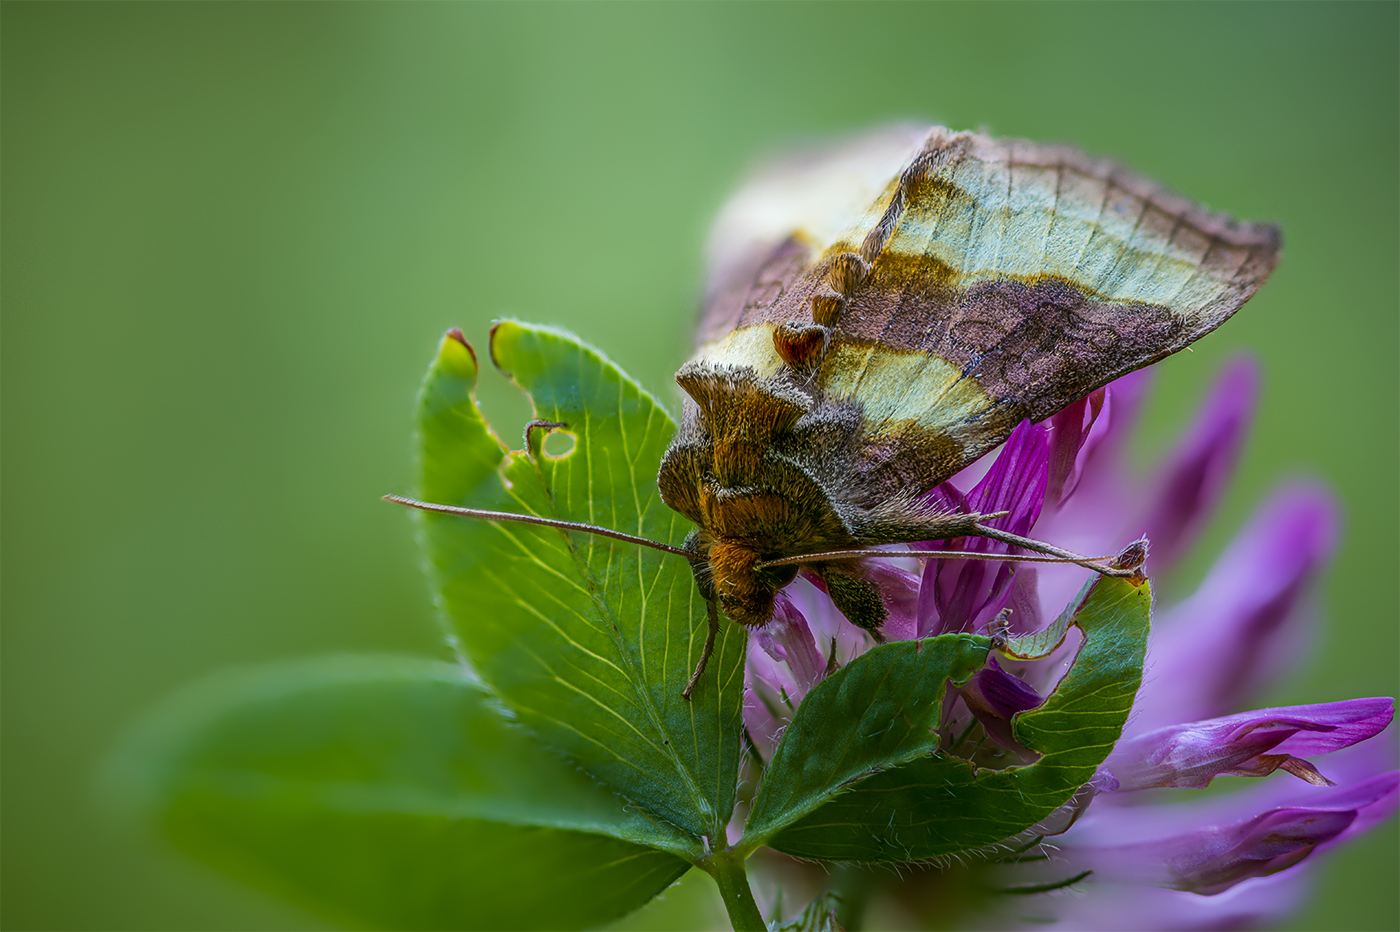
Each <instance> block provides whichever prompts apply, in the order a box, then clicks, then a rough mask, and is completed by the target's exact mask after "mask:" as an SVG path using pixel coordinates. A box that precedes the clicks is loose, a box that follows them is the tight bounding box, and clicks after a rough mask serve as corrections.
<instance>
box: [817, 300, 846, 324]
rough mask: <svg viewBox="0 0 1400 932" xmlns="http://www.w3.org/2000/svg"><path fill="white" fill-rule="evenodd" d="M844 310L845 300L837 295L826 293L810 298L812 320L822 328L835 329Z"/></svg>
mask: <svg viewBox="0 0 1400 932" xmlns="http://www.w3.org/2000/svg"><path fill="white" fill-rule="evenodd" d="M845 309H846V299H845V298H843V297H841V296H840V295H839V294H832V293H830V292H827V293H826V294H819V295H816V296H814V297H813V298H812V320H814V321H816V322H817V323H818V324H819V325H821V326H823V327H835V326H836V321H837V320H838V319H840V317H841V312H842V311H844V310H845Z"/></svg>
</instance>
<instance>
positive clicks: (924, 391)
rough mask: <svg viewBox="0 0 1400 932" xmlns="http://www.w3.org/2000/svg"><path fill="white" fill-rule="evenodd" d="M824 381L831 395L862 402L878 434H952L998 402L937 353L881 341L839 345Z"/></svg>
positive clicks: (867, 426)
mask: <svg viewBox="0 0 1400 932" xmlns="http://www.w3.org/2000/svg"><path fill="white" fill-rule="evenodd" d="M819 384H820V385H821V389H822V391H823V393H825V394H826V395H827V396H829V397H831V398H835V399H853V400H857V401H859V402H860V403H861V406H862V408H863V412H864V418H865V429H866V431H867V432H868V434H869V435H870V436H872V437H880V436H885V435H890V434H895V435H898V434H903V433H904V432H905V431H906V430H908V429H909V428H910V427H911V426H918V427H920V428H923V429H925V430H928V431H932V432H934V433H939V434H945V435H948V436H952V435H954V434H955V433H956V428H957V426H958V425H961V424H963V423H965V422H967V421H970V420H972V419H973V418H975V417H976V416H977V415H979V414H981V413H983V412H984V411H986V410H987V409H988V408H990V407H991V405H992V399H990V398H989V397H987V395H986V393H985V392H983V391H982V390H981V389H980V388H979V387H978V386H977V383H976V382H975V381H973V380H972V379H964V378H963V377H962V374H961V373H960V372H959V371H958V368H957V367H956V366H954V365H953V364H952V363H950V362H948V361H947V360H945V359H943V358H942V357H941V356H939V355H937V354H936V353H929V352H919V351H917V350H902V349H896V348H894V347H891V346H887V345H884V344H880V343H864V342H856V341H851V342H840V343H836V344H834V345H833V346H832V347H831V351H830V352H829V353H827V356H826V359H825V360H824V361H823V363H822V369H821V375H820V383H819Z"/></svg>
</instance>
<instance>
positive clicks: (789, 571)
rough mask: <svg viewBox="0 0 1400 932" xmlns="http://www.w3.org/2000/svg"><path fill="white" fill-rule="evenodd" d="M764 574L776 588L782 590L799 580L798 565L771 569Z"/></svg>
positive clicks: (764, 571)
mask: <svg viewBox="0 0 1400 932" xmlns="http://www.w3.org/2000/svg"><path fill="white" fill-rule="evenodd" d="M763 573H764V574H765V575H766V576H767V577H768V579H769V580H771V581H772V583H773V585H774V586H775V587H776V588H778V589H781V588H783V587H784V586H786V585H787V584H788V583H790V582H792V581H793V580H794V579H796V578H797V564H795V563H790V564H788V565H786V566H773V567H769V568H767V569H765V570H763Z"/></svg>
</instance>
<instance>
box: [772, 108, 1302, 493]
mask: <svg viewBox="0 0 1400 932" xmlns="http://www.w3.org/2000/svg"><path fill="white" fill-rule="evenodd" d="M1279 247H1280V235H1279V231H1278V228H1277V227H1274V226H1272V225H1268V224H1254V223H1239V222H1237V221H1235V220H1233V219H1231V218H1229V217H1226V216H1224V215H1221V214H1216V213H1212V212H1210V211H1208V210H1206V209H1205V208H1203V207H1200V206H1199V205H1196V204H1194V203H1192V202H1190V201H1188V200H1186V199H1184V198H1181V197H1179V196H1177V195H1175V194H1171V193H1169V192H1168V191H1166V190H1165V189H1163V188H1162V187H1161V186H1159V185H1157V184H1155V183H1153V182H1150V181H1147V180H1146V179H1143V178H1140V177H1138V176H1137V175H1134V174H1132V173H1130V172H1128V171H1125V170H1124V169H1122V168H1120V167H1118V166H1117V165H1115V164H1114V163H1112V162H1110V161H1106V160H1100V159H1093V158H1090V157H1089V156H1086V155H1084V154H1083V153H1081V152H1079V151H1078V150H1075V149H1072V148H1068V147H1064V146H1045V145H1038V144H1035V143H1030V142H1025V141H1021V140H996V139H990V138H988V137H986V136H981V135H977V134H972V133H958V134H950V133H949V132H948V131H947V130H944V129H942V128H935V129H934V130H933V131H931V132H930V134H929V136H928V138H927V140H926V142H925V144H924V146H923V147H922V149H921V151H920V152H919V154H918V155H917V156H916V157H915V158H914V159H913V160H912V161H911V163H910V164H909V166H908V167H907V168H906V169H905V170H904V171H903V172H902V173H901V174H900V176H898V179H897V180H896V181H895V182H894V183H893V184H891V185H890V187H889V188H887V190H886V191H885V193H884V194H883V195H882V196H881V197H880V198H878V199H877V200H876V201H875V202H874V203H873V205H872V206H871V207H870V208H869V209H868V210H867V211H866V213H865V214H864V216H863V217H862V218H861V219H860V220H858V221H857V222H856V223H855V224H854V225H853V226H852V227H851V228H849V229H848V230H847V232H846V233H845V234H844V235H842V236H841V237H840V238H839V239H838V240H837V241H836V242H834V243H832V244H831V245H830V246H829V247H828V248H827V249H826V251H825V253H824V255H823V256H822V257H820V258H818V260H817V261H816V262H815V263H813V265H812V267H811V268H810V269H809V271H808V273H807V275H806V276H805V277H804V278H803V279H802V280H801V281H798V282H796V283H794V284H793V286H792V287H791V288H789V290H788V301H787V302H786V306H785V307H782V308H779V309H776V311H777V313H776V315H775V316H782V315H783V314H788V315H792V316H793V319H799V320H809V321H810V320H811V319H812V318H811V315H810V309H804V308H803V307H802V306H801V302H803V301H804V300H806V301H808V302H809V301H810V297H808V296H809V295H813V294H817V293H820V292H821V291H822V290H823V289H825V290H830V289H831V288H832V273H831V272H830V269H831V268H832V267H833V263H835V262H836V261H837V257H838V256H840V255H841V254H842V253H851V252H854V253H857V254H861V255H863V256H865V257H866V258H867V259H868V260H869V271H868V273H867V274H866V275H865V276H864V278H863V280H861V281H860V282H859V283H858V284H857V285H856V286H854V287H853V288H852V289H851V290H850V293H849V294H847V295H846V296H845V309H844V311H843V313H842V314H841V316H840V318H839V320H838V321H837V322H836V325H835V328H834V332H833V335H832V342H831V347H830V350H829V351H828V353H827V355H826V357H825V359H824V361H823V364H822V368H821V371H820V373H819V379H818V385H819V387H820V389H821V390H822V392H823V393H824V394H825V395H827V396H828V397H829V398H831V399H849V400H853V401H858V402H859V403H860V404H862V405H863V409H864V418H865V429H866V431H867V434H868V435H869V436H870V437H871V438H872V440H873V441H875V442H877V443H883V447H882V449H883V450H884V451H885V453H886V456H887V458H890V459H901V460H903V461H904V462H903V467H902V469H901V473H903V474H905V475H911V474H912V475H925V476H927V477H928V481H935V480H936V481H941V480H942V479H943V478H946V477H947V476H948V475H951V474H952V472H955V471H956V470H957V469H958V468H961V466H962V465H965V464H966V463H969V462H971V461H972V460H973V459H975V458H976V457H978V456H980V455H981V454H982V453H984V452H986V451H987V450H989V449H991V448H992V447H995V446H996V445H997V444H999V443H1001V442H1002V441H1003V440H1004V439H1005V438H1006V436H1007V435H1008V434H1009V433H1010V431H1011V430H1012V428H1014V427H1015V425H1016V424H1017V423H1019V422H1020V421H1021V420H1023V419H1027V418H1028V419H1030V420H1033V421H1038V420H1041V419H1043V418H1046V417H1049V416H1050V415H1052V414H1054V413H1055V412H1056V411H1059V410H1060V409H1061V408H1063V407H1065V406H1066V405H1068V404H1070V403H1071V402H1073V401H1075V400H1076V399H1078V398H1081V397H1083V396H1085V395H1087V394H1088V393H1089V392H1091V391H1093V390H1094V389H1096V388H1098V387H1100V386H1102V385H1104V384H1106V383H1108V382H1110V381H1112V380H1113V379H1116V378H1118V377H1119V376H1122V375H1124V374H1126V373H1128V372H1130V371H1132V370H1134V369H1137V368H1140V367H1142V366H1145V365H1147V364H1149V363H1152V362H1155V361H1156V360H1158V359H1161V358H1163V357H1164V356H1167V355H1169V354H1171V353H1174V352H1176V351H1178V350H1180V349H1182V348H1184V347H1186V346H1187V345H1189V344H1190V343H1192V342H1194V341H1195V340H1197V339H1199V338H1200V337H1201V336H1203V335H1205V334H1206V333H1208V332H1210V331H1211V330H1213V329H1215V328H1216V327H1217V326H1219V325H1220V324H1221V323H1223V322H1224V321H1225V320H1226V319H1228V318H1229V317H1230V315H1231V314H1233V313H1234V312H1235V311H1236V310H1237V309H1238V308H1239V307H1240V306H1241V305H1242V304H1244V302H1245V301H1247V300H1248V299H1249V298H1250V296H1252V295H1253V294H1254V293H1255V291H1257V290H1258V288H1259V287H1260V285H1262V284H1263V283H1264V281H1265V279H1266V278H1267V277H1268V275H1269V273H1270V272H1271V271H1273V268H1274V266H1275V265H1276V263H1277V261H1278V252H1279Z"/></svg>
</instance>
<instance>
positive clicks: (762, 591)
mask: <svg viewBox="0 0 1400 932" xmlns="http://www.w3.org/2000/svg"><path fill="white" fill-rule="evenodd" d="M709 560H710V573H711V579H713V581H714V586H715V594H716V595H717V596H718V597H719V604H720V608H722V609H724V613H725V614H726V615H728V616H729V617H730V618H731V619H733V620H734V621H737V622H739V623H740V624H743V625H748V626H749V627H751V628H756V627H758V626H759V625H764V624H767V623H768V621H769V620H770V619H771V618H772V617H773V595H774V593H775V592H777V590H778V588H779V585H777V584H776V583H777V580H774V579H770V578H768V576H769V575H770V574H767V573H764V572H763V571H762V570H760V569H759V568H758V564H759V562H760V561H761V560H762V558H761V557H760V556H759V554H758V553H757V552H756V551H755V550H753V549H751V548H749V547H746V546H744V545H743V544H738V543H734V542H732V541H726V540H723V539H721V540H719V541H716V542H715V544H714V546H712V547H711V548H710V553H709Z"/></svg>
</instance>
